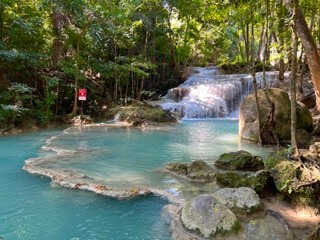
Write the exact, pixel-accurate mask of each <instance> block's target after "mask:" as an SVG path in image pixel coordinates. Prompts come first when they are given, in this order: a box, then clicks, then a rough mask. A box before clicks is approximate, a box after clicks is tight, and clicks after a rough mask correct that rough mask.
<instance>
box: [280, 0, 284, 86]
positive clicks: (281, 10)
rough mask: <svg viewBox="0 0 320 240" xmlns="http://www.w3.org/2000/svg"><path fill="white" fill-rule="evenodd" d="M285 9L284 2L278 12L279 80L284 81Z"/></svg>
mask: <svg viewBox="0 0 320 240" xmlns="http://www.w3.org/2000/svg"><path fill="white" fill-rule="evenodd" d="M284 11H285V8H284V6H283V1H281V2H280V6H279V10H278V19H279V21H278V34H279V54H280V59H279V80H280V81H284V72H285V64H284V57H283V55H284V35H283V34H284V31H285V29H284V28H285V12H284Z"/></svg>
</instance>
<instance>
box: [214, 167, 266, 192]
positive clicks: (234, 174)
mask: <svg viewBox="0 0 320 240" xmlns="http://www.w3.org/2000/svg"><path fill="white" fill-rule="evenodd" d="M215 177H216V180H217V182H218V183H219V184H220V185H222V186H225V187H231V188H239V187H249V188H252V189H254V190H255V191H256V192H258V193H259V194H260V193H262V192H264V191H265V190H266V189H268V188H269V184H270V173H269V171H267V170H259V171H257V172H253V173H252V172H241V171H221V172H217V173H216V175H215Z"/></svg>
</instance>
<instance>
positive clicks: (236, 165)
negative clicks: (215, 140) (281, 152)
mask: <svg viewBox="0 0 320 240" xmlns="http://www.w3.org/2000/svg"><path fill="white" fill-rule="evenodd" d="M215 166H216V167H219V168H223V169H228V170H246V171H257V170H261V169H264V163H263V161H262V159H261V158H260V157H258V156H253V155H252V154H251V153H249V152H246V151H238V152H230V153H225V154H222V155H221V156H220V157H219V159H218V160H217V161H216V162H215Z"/></svg>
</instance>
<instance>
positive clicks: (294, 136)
mask: <svg viewBox="0 0 320 240" xmlns="http://www.w3.org/2000/svg"><path fill="white" fill-rule="evenodd" d="M297 2H298V1H297V0H294V7H293V24H292V55H293V58H292V79H291V84H290V89H291V147H292V154H293V156H294V157H295V158H297V157H299V148H298V144H297V97H296V96H297V95H296V94H297V89H296V82H297V69H298V61H297V52H298V35H297V6H298V5H297Z"/></svg>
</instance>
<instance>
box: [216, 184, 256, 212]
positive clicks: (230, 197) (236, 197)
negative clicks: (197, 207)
mask: <svg viewBox="0 0 320 240" xmlns="http://www.w3.org/2000/svg"><path fill="white" fill-rule="evenodd" d="M213 196H214V197H215V198H216V199H217V200H219V201H220V202H221V203H223V204H224V205H226V206H227V207H228V208H230V209H231V210H232V211H234V212H240V213H254V212H256V211H259V210H261V209H262V203H261V202H260V197H259V195H258V194H257V193H256V192H255V191H254V190H253V189H251V188H247V187H240V188H222V189H220V190H219V191H217V192H215V193H214V194H213Z"/></svg>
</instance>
